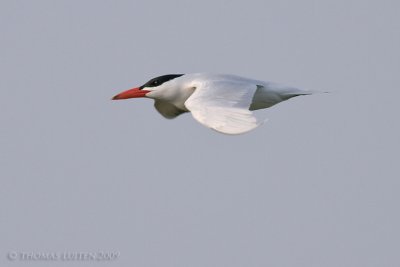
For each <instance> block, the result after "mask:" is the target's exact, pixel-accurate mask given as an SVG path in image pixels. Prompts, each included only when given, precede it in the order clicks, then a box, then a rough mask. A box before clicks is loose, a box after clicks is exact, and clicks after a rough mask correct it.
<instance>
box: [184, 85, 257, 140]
mask: <svg viewBox="0 0 400 267" xmlns="http://www.w3.org/2000/svg"><path fill="white" fill-rule="evenodd" d="M256 90H257V85H256V84H251V83H246V82H238V81H221V80H220V81H211V82H204V83H201V84H199V85H197V86H196V89H195V91H194V92H193V94H192V95H191V96H190V97H189V98H188V99H187V100H186V102H185V106H186V108H187V109H188V110H190V111H191V113H192V115H193V117H194V118H195V119H196V120H197V121H199V122H200V123H201V124H203V125H205V126H207V127H209V128H212V129H214V130H216V131H218V132H221V133H225V134H241V133H245V132H248V131H250V130H253V129H254V128H256V127H257V126H259V125H260V124H261V123H260V122H258V121H257V118H256V117H255V116H254V115H253V113H252V112H251V111H250V110H249V107H250V105H251V102H252V99H253V96H254V93H255V92H256Z"/></svg>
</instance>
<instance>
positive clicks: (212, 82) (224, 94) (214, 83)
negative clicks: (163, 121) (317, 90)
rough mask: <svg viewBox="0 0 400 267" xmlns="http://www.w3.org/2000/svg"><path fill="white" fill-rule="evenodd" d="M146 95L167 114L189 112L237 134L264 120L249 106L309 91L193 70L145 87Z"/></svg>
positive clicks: (257, 106)
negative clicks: (194, 71)
mask: <svg viewBox="0 0 400 267" xmlns="http://www.w3.org/2000/svg"><path fill="white" fill-rule="evenodd" d="M144 89H146V90H148V91H150V92H149V93H147V94H146V97H149V98H153V99H154V100H155V108H156V109H157V110H158V111H159V112H160V113H161V114H162V115H163V116H164V117H166V118H174V117H176V116H178V115H179V114H181V113H184V112H191V113H192V115H193V117H194V118H195V119H196V120H198V121H199V122H200V123H202V124H203V125H205V126H207V127H210V128H212V129H214V130H216V131H219V132H222V133H225V134H240V133H244V132H247V131H250V130H252V129H254V128H256V127H257V126H259V125H260V124H261V123H262V122H263V121H258V120H257V119H256V117H254V115H253V113H252V110H256V109H263V108H268V107H271V106H273V105H275V104H277V103H279V102H281V101H284V100H287V99H289V98H291V97H294V96H299V95H308V94H311V92H309V91H304V90H300V89H297V88H293V87H287V86H282V85H279V84H275V83H271V82H265V81H259V80H253V79H247V78H243V77H239V76H235V75H228V74H209V73H193V74H185V75H183V76H181V77H178V78H175V79H172V80H170V81H167V82H165V83H163V84H161V85H160V86H157V87H151V88H144Z"/></svg>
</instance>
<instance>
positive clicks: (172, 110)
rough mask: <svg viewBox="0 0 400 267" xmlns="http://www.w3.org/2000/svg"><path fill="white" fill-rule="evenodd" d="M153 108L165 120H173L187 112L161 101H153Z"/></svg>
mask: <svg viewBox="0 0 400 267" xmlns="http://www.w3.org/2000/svg"><path fill="white" fill-rule="evenodd" d="M154 107H155V108H156V109H157V111H158V112H159V113H160V114H161V115H163V116H164V117H165V118H167V119H173V118H175V117H177V116H179V115H180V114H182V113H185V112H187V111H185V110H181V109H179V108H177V107H176V106H174V105H173V104H171V103H168V102H166V101H162V100H156V101H154Z"/></svg>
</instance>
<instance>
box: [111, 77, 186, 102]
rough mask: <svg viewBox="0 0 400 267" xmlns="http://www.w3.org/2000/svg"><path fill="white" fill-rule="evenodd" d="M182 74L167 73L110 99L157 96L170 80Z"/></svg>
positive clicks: (169, 84)
mask: <svg viewBox="0 0 400 267" xmlns="http://www.w3.org/2000/svg"><path fill="white" fill-rule="evenodd" d="M182 75H183V74H167V75H163V76H159V77H156V78H153V79H151V80H150V81H148V82H147V83H145V84H143V85H142V86H140V87H135V88H132V89H129V90H126V91H124V92H121V93H119V94H118V95H116V96H114V97H113V98H112V100H122V99H128V98H138V97H149V98H158V96H159V95H162V93H163V91H165V90H167V89H168V88H170V87H171V86H172V85H171V80H173V79H175V78H178V77H180V76H182Z"/></svg>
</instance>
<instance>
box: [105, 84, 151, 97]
mask: <svg viewBox="0 0 400 267" xmlns="http://www.w3.org/2000/svg"><path fill="white" fill-rule="evenodd" d="M148 92H150V91H148V90H141V89H140V88H139V87H138V88H132V89H129V90H127V91H124V92H122V93H119V94H118V95H116V96H114V97H113V98H112V100H121V99H128V98H137V97H145V96H146V94H147V93H148Z"/></svg>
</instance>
